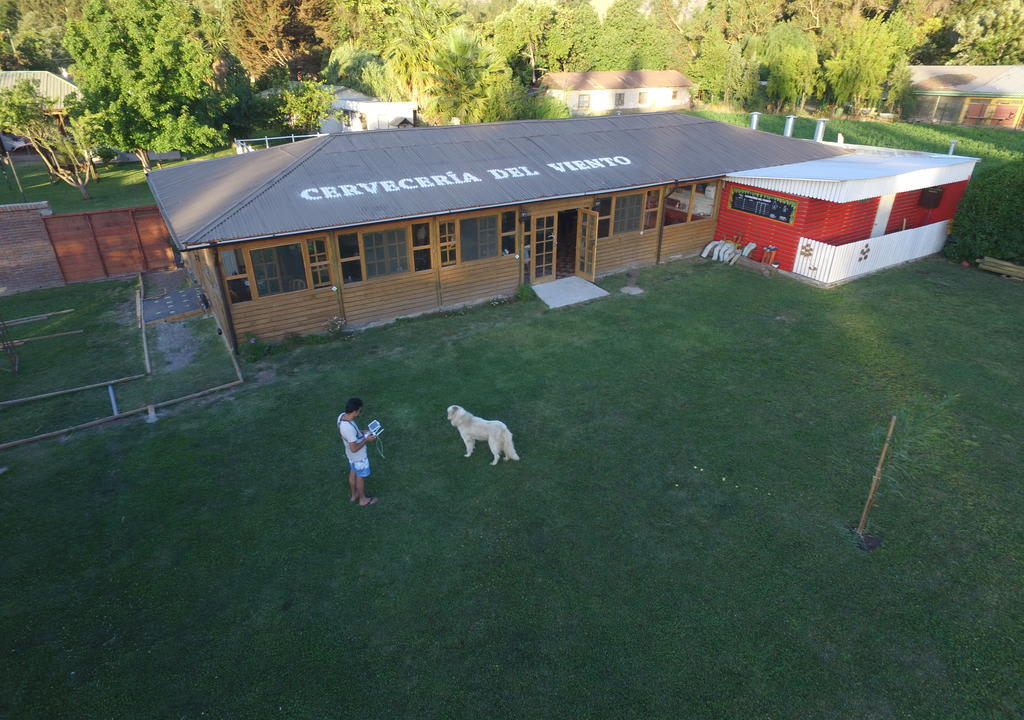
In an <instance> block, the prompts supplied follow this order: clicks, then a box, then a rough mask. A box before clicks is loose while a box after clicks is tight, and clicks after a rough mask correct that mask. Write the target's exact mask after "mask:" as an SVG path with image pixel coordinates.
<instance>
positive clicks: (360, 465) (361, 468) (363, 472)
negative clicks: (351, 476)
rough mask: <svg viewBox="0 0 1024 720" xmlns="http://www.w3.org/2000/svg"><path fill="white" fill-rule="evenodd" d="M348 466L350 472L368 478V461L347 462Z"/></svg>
mask: <svg viewBox="0 0 1024 720" xmlns="http://www.w3.org/2000/svg"><path fill="white" fill-rule="evenodd" d="M348 466H349V467H350V468H351V469H352V472H354V473H355V474H356V475H358V476H359V477H370V461H369V460H349V461H348Z"/></svg>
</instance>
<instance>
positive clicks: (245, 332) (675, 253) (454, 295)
mask: <svg viewBox="0 0 1024 720" xmlns="http://www.w3.org/2000/svg"><path fill="white" fill-rule="evenodd" d="M719 187H720V186H719ZM671 189H672V188H670V187H668V186H666V187H665V188H655V190H657V192H658V198H659V205H658V208H657V218H658V220H657V223H658V224H657V226H656V227H653V228H648V229H645V230H643V231H639V230H638V231H634V232H627V233H621V234H619V235H611V236H609V237H605V238H601V239H599V240H598V242H597V250H596V266H595V274H596V275H597V276H603V275H609V274H612V273H615V272H621V271H623V270H626V269H628V268H631V267H637V266H642V265H651V264H654V263H656V262H658V260H659V251H660V259H661V260H662V261H667V260H671V259H676V258H679V257H683V256H686V255H694V254H696V253H698V252H700V250H701V248H703V247H704V245H706V244H707V243H708V242H709V241H710V240H711V239H712V237H713V235H714V227H715V218H714V216H712V217H710V218H704V219H696V220H693V221H691V222H686V223H681V224H677V225H669V226H665V227H664V228H663V227H662V226H661V223H662V221H663V215H662V203H663V200H664V197H665V195H666V193H667V191H669V190H671ZM643 192H646V190H634V191H631V192H625V193H618V195H630V194H636V193H643ZM718 196H719V197H721V193H720V192H719V193H718ZM594 200H595V198H594V197H575V198H563V199H558V200H550V201H546V202H541V203H533V204H530V205H524V206H521V207H515V208H497V209H493V210H486V211H477V212H474V213H464V214H458V215H450V216H442V217H436V218H432V219H420V220H418V221H417V220H411V221H408V222H406V223H391V224H381V225H378V226H368V227H363V228H349V229H339V230H336V231H331V232H328V233H323V232H321V233H316V234H310V235H298V236H294V237H288V238H276V239H272V240H254V241H250V242H243V243H230V244H221V245H220V246H219V247H220V249H221V250H230V249H243V250H245V251H251V250H258V249H265V248H271V247H276V246H280V245H288V244H304V243H306V241H307V240H310V239H324V238H326V241H327V246H328V248H329V252H328V256H329V266H330V277H331V280H332V282H333V283H334V284H333V285H332V286H328V287H319V288H316V287H312V285H313V284H314V283H313V282H312V279H313V276H312V274H311V271H310V267H311V264H310V263H307V276H306V283H307V289H302V290H295V291H291V292H278V293H277V294H272V295H268V296H266V297H256V296H255V295H254V297H253V299H251V300H247V301H241V302H238V301H236V302H233V303H232V302H228V301H227V299H226V298H227V297H228V291H227V288H226V286H225V285H224V277H225V275H224V270H223V268H222V269H221V276H220V279H218V271H217V267H216V263H215V256H214V252H215V251H214V250H213V249H210V248H203V249H200V250H195V251H190V252H187V253H185V256H186V263H187V265H188V267H189V268H190V270H191V271H192V273H193V275H194V276H195V278H196V279H197V281H198V282H199V283H200V285H201V286H202V287H203V288H204V290H205V292H206V294H207V296H208V297H209V299H210V302H211V306H212V309H213V311H214V313H216V315H217V317H218V320H219V321H220V324H221V327H222V328H224V330H225V332H230V330H231V329H232V328H233V331H234V337H235V340H236V342H245V341H246V338H247V337H248V336H252V337H257V338H259V339H261V340H265V341H269V342H275V341H279V340H282V339H284V338H286V337H288V336H290V335H296V334H298V335H303V334H309V333H318V332H324V331H326V330H327V328H328V325H329V324H330V323H332V321H333V320H334V319H335V318H341V319H342V320H343V323H344V325H346V326H349V327H360V326H365V325H369V324H372V323H377V322H383V321H388V320H393V319H395V318H398V317H403V316H410V315H418V314H423V313H429V312H436V311H440V310H445V309H448V308H453V307H459V306H464V305H469V304H473V303H478V302H483V301H486V300H489V299H493V298H497V297H508V296H510V295H514V294H515V292H516V290H517V288H518V286H519V284H520V283H521V282H522V281H523V265H522V260H521V258H522V257H523V243H524V232H525V230H524V224H523V221H522V220H523V218H524V217H525V216H530V217H531V218H536V217H539V216H542V215H552V214H557V213H558V212H561V211H563V210H575V209H588V210H589V209H591V208H592V207H593V206H594ZM645 209H648V210H649V208H645ZM510 211H511V212H514V213H515V216H516V232H515V252H514V253H513V252H509V253H507V254H505V253H502V252H501V248H500V246H499V253H500V254H499V255H497V256H495V257H487V258H480V259H475V260H471V261H468V262H460V263H458V264H454V265H445V266H442V263H441V250H440V247H439V242H438V241H439V226H440V225H441V224H442V223H446V222H455V223H457V222H459V221H461V220H462V219H465V218H470V217H473V216H481V215H495V214H497V215H498V216H499V231H500V213H502V212H510ZM642 218H643V215H641V221H642ZM414 223H429V225H430V233H431V249H430V253H431V267H430V269H424V270H420V271H414V270H410V271H406V272H401V273H396V274H391V275H383V276H379V277H374V278H370V279H363V280H361V281H359V282H351V283H343V282H341V281H340V277H341V270H340V268H341V263H342V262H344V260H343V258H341V257H340V252H341V251H340V249H339V245H338V238H339V235H344V234H346V233H351V232H354V231H360V232H373V231H376V230H378V229H385V228H395V227H399V226H402V225H412V224H414ZM566 240H567V239H564V238H563V239H562V241H563V242H564V241H566ZM571 241H572V242H573V243H575V242H576V238H575V237H573V238H571ZM246 257H249V258H250V260H251V257H252V256H251V255H249V254H248V253H246ZM250 270H251V269H250ZM249 277H250V278H253V277H254V275H252V274H251V273H250V275H249ZM552 279H554V278H553V276H552ZM253 284H254V283H252V282H250V286H251V285H253ZM333 288H337V290H334V289H333Z"/></svg>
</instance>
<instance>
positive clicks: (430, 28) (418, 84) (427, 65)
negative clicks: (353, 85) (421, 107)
mask: <svg viewBox="0 0 1024 720" xmlns="http://www.w3.org/2000/svg"><path fill="white" fill-rule="evenodd" d="M459 23H460V14H459V9H458V6H456V5H455V4H454V3H453V2H451V0H405V2H403V3H402V4H401V5H400V6H399V8H398V9H397V11H396V13H395V15H394V18H393V25H392V34H391V38H390V39H389V41H388V46H387V49H386V50H385V60H386V64H387V66H388V70H389V73H390V75H391V77H392V78H393V79H394V80H395V81H396V82H397V83H398V88H397V89H398V91H399V93H400V94H401V95H402V96H403V97H402V98H401V99H403V100H412V101H413V102H421V101H422V100H424V99H425V98H426V97H427V96H428V94H429V86H430V84H431V83H432V82H433V80H432V78H431V74H432V73H433V71H434V69H435V65H434V62H435V60H436V59H438V58H442V59H445V61H450V59H451V58H450V56H451V52H452V49H453V46H452V43H453V42H455V43H456V45H457V46H458V47H459V48H460V49H462V50H464V51H466V52H474V49H473V45H474V42H475V43H479V38H476V36H475V35H474V34H472V33H470V34H468V35H463V36H460V37H455V36H453V35H451V31H452V30H454V29H455V28H456V26H458V25H459ZM470 39H472V40H473V42H470Z"/></svg>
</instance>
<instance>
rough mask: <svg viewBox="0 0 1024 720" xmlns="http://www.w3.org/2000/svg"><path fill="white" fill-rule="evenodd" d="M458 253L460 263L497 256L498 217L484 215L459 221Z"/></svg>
mask: <svg viewBox="0 0 1024 720" xmlns="http://www.w3.org/2000/svg"><path fill="white" fill-rule="evenodd" d="M459 251H460V253H461V256H462V262H467V261H469V260H479V259H480V258H488V257H495V256H496V255H497V254H498V217H497V216H496V215H486V216H484V217H478V218H465V219H463V220H460V221H459Z"/></svg>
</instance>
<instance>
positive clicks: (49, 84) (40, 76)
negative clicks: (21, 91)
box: [0, 70, 80, 126]
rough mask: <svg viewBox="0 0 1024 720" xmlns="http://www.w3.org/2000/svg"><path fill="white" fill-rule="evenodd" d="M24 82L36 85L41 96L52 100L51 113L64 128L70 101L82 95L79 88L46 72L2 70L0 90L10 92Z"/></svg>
mask: <svg viewBox="0 0 1024 720" xmlns="http://www.w3.org/2000/svg"><path fill="white" fill-rule="evenodd" d="M23 80H29V81H31V82H33V83H35V85H36V89H37V90H38V91H39V94H40V95H42V96H43V97H45V98H49V99H50V102H51V105H50V111H49V112H50V113H51V114H52V115H55V116H56V117H57V119H58V120H59V121H60V122H61V125H62V126H63V119H64V116H65V114H66V112H67V103H68V101H69V100H70V99H71V98H72V97H77V96H78V95H79V94H80V93H79V91H78V86H77V85H75V84H74V83H73V82H71V81H70V80H65V79H64V78H62V77H61V76H60V75H54V74H53V73H52V72H47V71H46V70H0V90H10V89H12V88H13V87H14V86H15V85H17V84H18V83H19V82H21V81H23Z"/></svg>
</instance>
